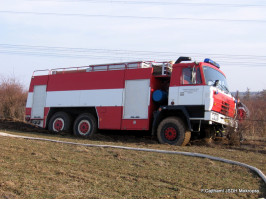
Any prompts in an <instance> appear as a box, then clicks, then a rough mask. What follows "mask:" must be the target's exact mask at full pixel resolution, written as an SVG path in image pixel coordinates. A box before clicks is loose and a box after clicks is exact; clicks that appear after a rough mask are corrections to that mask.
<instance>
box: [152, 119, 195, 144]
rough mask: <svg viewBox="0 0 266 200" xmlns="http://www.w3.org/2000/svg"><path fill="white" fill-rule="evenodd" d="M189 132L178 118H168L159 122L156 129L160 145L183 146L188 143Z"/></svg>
mask: <svg viewBox="0 0 266 200" xmlns="http://www.w3.org/2000/svg"><path fill="white" fill-rule="evenodd" d="M190 137H191V132H190V131H187V130H186V126H185V124H184V123H183V121H182V120H181V119H180V118H178V117H168V118H166V119H164V120H163V121H161V123H160V124H159V126H158V129H157V138H158V140H159V142H160V143H162V144H164V143H167V144H171V145H177V146H185V145H187V143H188V142H189V140H190Z"/></svg>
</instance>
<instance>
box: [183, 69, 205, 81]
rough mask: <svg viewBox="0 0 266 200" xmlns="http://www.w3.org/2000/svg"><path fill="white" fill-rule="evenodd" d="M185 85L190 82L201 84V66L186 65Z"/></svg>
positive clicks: (184, 71)
mask: <svg viewBox="0 0 266 200" xmlns="http://www.w3.org/2000/svg"><path fill="white" fill-rule="evenodd" d="M181 83H182V84H183V85H190V84H201V83H202V79H201V74H200V68H199V67H196V68H195V67H186V68H183V70H182V81H181Z"/></svg>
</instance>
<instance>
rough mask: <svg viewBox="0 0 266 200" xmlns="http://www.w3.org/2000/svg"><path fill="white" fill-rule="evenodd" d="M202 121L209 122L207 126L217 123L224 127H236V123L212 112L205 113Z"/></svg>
mask: <svg viewBox="0 0 266 200" xmlns="http://www.w3.org/2000/svg"><path fill="white" fill-rule="evenodd" d="M204 120H205V121H209V124H212V123H218V124H223V125H226V126H231V127H234V128H237V127H238V123H237V121H236V120H234V119H233V118H230V117H227V116H225V115H222V114H220V113H217V112H213V111H207V112H205V115H204Z"/></svg>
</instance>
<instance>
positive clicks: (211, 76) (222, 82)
mask: <svg viewBox="0 0 266 200" xmlns="http://www.w3.org/2000/svg"><path fill="white" fill-rule="evenodd" d="M203 73H204V77H205V81H206V83H207V84H208V85H214V84H215V82H216V81H217V80H219V83H218V85H217V87H218V88H220V89H221V90H223V91H225V92H229V89H228V84H227V81H226V78H225V76H224V75H223V74H222V73H220V72H219V71H217V70H215V69H213V68H211V67H207V66H203Z"/></svg>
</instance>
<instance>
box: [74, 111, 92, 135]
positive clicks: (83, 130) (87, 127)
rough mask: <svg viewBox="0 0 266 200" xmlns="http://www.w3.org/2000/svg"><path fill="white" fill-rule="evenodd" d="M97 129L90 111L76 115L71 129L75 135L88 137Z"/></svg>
mask: <svg viewBox="0 0 266 200" xmlns="http://www.w3.org/2000/svg"><path fill="white" fill-rule="evenodd" d="M96 130H97V123H96V119H95V117H94V116H93V115H92V114H90V113H84V114H81V115H79V116H78V117H77V119H76V120H75V122H74V127H73V131H74V134H75V135H76V136H79V137H84V138H88V137H91V136H92V135H93V134H94V133H96Z"/></svg>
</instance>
